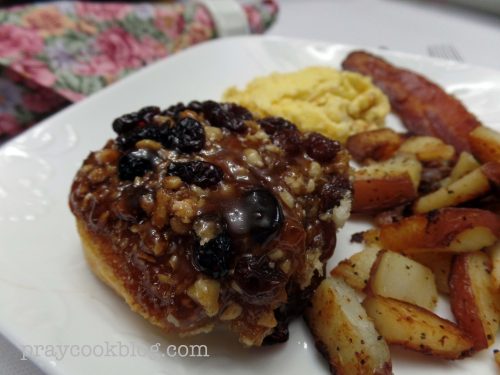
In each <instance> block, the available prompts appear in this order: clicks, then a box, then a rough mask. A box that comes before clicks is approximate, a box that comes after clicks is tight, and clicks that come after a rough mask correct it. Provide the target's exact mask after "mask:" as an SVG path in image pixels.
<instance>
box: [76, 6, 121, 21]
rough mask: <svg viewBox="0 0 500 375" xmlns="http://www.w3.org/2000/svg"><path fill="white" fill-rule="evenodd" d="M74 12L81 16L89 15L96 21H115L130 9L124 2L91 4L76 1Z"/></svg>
mask: <svg viewBox="0 0 500 375" xmlns="http://www.w3.org/2000/svg"><path fill="white" fill-rule="evenodd" d="M75 7H76V13H77V15H78V16H80V17H82V18H86V17H90V18H93V19H95V20H97V21H116V20H119V19H123V18H124V17H125V16H126V15H127V14H128V13H129V12H130V10H131V7H130V5H126V4H93V3H87V2H78V3H76V4H75Z"/></svg>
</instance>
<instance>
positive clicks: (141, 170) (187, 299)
mask: <svg viewBox="0 0 500 375" xmlns="http://www.w3.org/2000/svg"><path fill="white" fill-rule="evenodd" d="M127 116H128V117H127ZM199 125H201V126H199ZM113 127H114V128H115V130H116V131H117V132H118V133H119V135H118V137H117V139H115V140H110V141H108V142H107V143H106V145H105V146H104V148H103V149H102V150H100V151H96V152H92V153H91V154H90V155H89V156H88V157H87V159H86V160H85V161H84V163H83V166H82V167H81V168H80V170H79V171H78V173H77V175H76V177H75V180H74V182H73V185H72V188H71V194H70V207H71V210H72V212H73V213H74V215H75V216H76V217H77V218H79V219H81V220H82V221H83V222H84V223H85V224H86V226H87V229H88V230H89V231H90V232H91V233H92V234H93V235H94V236H96V238H98V239H99V240H100V241H102V243H104V244H106V246H105V253H104V254H103V256H104V257H105V259H106V262H107V263H108V264H110V265H112V267H113V270H114V272H115V273H116V274H117V276H118V277H119V278H120V279H121V280H123V281H124V283H125V287H126V289H127V291H128V292H129V293H130V294H131V295H132V296H133V297H134V298H135V301H136V302H137V303H139V304H140V305H141V306H143V307H144V308H145V309H146V310H147V311H148V313H149V314H150V315H151V316H153V317H154V318H155V319H156V320H158V321H161V322H164V323H165V324H166V325H167V326H168V327H170V330H171V331H174V332H178V333H180V334H193V333H196V332H198V331H200V330H208V329H209V328H210V325H211V323H213V322H215V321H217V320H223V321H228V322H230V324H231V328H232V329H233V330H234V331H236V332H237V333H239V335H240V340H241V341H242V342H244V343H245V344H248V345H260V344H261V343H262V341H263V339H264V338H265V337H266V336H270V337H272V336H273V334H274V335H275V336H276V335H277V336H280V335H281V336H282V335H283V330H286V322H287V321H288V319H289V317H290V315H291V314H296V313H300V312H301V310H302V308H303V307H304V303H305V301H306V300H307V298H308V297H309V295H310V294H311V292H312V290H313V289H314V288H315V286H316V284H317V283H318V282H319V280H320V279H321V277H322V276H323V274H324V266H325V263H326V260H327V259H328V258H329V257H330V256H331V255H332V253H333V250H334V247H335V241H336V237H335V232H336V227H335V223H334V218H333V214H332V211H333V209H334V208H335V207H336V206H338V205H339V204H340V203H341V201H342V199H343V198H345V197H348V196H349V194H350V193H349V192H350V183H349V176H348V174H349V167H348V154H347V153H346V151H345V150H343V149H342V148H341V147H340V145H339V144H338V143H336V142H334V141H331V140H327V139H326V138H323V137H322V136H320V135H318V134H315V133H312V134H302V133H300V132H299V131H298V130H297V129H296V128H295V126H294V125H293V124H291V123H289V122H287V121H285V120H283V119H279V118H268V119H262V120H256V119H254V118H253V117H252V116H251V115H250V114H249V112H248V111H246V110H245V109H244V108H242V107H238V106H236V105H233V104H227V103H225V104H219V103H215V102H203V103H199V102H193V103H191V104H189V105H188V106H184V105H180V104H179V105H177V106H173V107H170V108H168V109H167V110H165V111H163V112H159V109H157V108H156V107H147V108H145V109H142V110H141V111H138V112H134V113H132V114H128V115H125V116H122V117H121V118H119V119H117V120H115V123H114V124H113ZM193 162H194V163H193ZM197 288H198V289H197ZM268 341H269V340H268ZM271 341H272V339H271ZM276 341H283V340H281V339H280V338H279V337H277V338H276Z"/></svg>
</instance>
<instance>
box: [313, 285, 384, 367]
mask: <svg viewBox="0 0 500 375" xmlns="http://www.w3.org/2000/svg"><path fill="white" fill-rule="evenodd" d="M305 320H306V322H307V325H308V326H309V329H310V330H311V332H312V335H313V337H314V339H315V341H316V346H317V348H318V350H319V351H320V352H321V353H322V354H323V355H324V356H325V357H326V359H327V360H328V362H329V363H330V368H331V370H332V374H337V375H357V374H359V375H365V374H380V375H382V374H392V363H391V357H390V353H389V347H388V346H387V343H386V342H385V341H384V340H383V339H382V337H381V336H380V335H379V333H378V332H377V330H376V329H375V327H374V325H373V322H372V320H371V319H370V318H368V316H367V315H366V311H365V310H364V309H363V306H361V304H360V303H359V301H358V296H357V294H356V291H355V290H354V289H352V288H351V287H350V286H349V285H347V284H346V283H345V282H344V281H343V280H342V279H340V278H337V277H334V278H327V279H325V280H323V281H322V282H321V284H320V285H319V286H318V288H317V289H316V291H315V293H314V295H313V297H312V299H311V307H309V308H308V309H307V310H306V313H305Z"/></svg>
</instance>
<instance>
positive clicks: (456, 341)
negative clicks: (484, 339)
mask: <svg viewBox="0 0 500 375" xmlns="http://www.w3.org/2000/svg"><path fill="white" fill-rule="evenodd" d="M363 306H364V307H365V309H366V312H367V313H368V316H370V317H371V318H372V319H373V321H374V323H375V327H376V328H377V330H378V331H379V332H380V334H381V335H382V336H383V337H384V338H385V339H386V340H387V342H388V343H389V344H394V345H401V346H402V347H404V348H406V349H410V350H414V351H417V352H421V353H425V354H430V355H432V356H434V357H440V358H444V359H461V358H464V357H467V356H468V355H470V353H471V349H472V345H473V343H472V340H471V339H470V338H469V337H468V336H467V334H466V333H464V332H463V331H461V330H460V329H459V328H458V327H457V326H456V325H455V324H454V323H452V322H450V321H448V320H446V319H443V318H440V317H439V316H437V315H436V314H434V313H433V312H432V311H428V310H425V309H423V308H421V307H418V306H415V305H412V304H409V303H407V302H403V301H398V300H395V299H392V298H385V297H381V296H370V297H367V298H366V299H365V301H364V302H363Z"/></svg>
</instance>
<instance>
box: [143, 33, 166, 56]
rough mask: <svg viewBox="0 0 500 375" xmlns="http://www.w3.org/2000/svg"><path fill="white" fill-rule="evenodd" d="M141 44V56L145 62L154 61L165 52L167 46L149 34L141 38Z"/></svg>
mask: <svg viewBox="0 0 500 375" xmlns="http://www.w3.org/2000/svg"><path fill="white" fill-rule="evenodd" d="M141 46H142V48H141V58H142V59H143V60H144V61H145V62H152V61H155V60H157V59H158V58H161V57H164V56H165V55H166V54H167V48H166V47H165V46H164V45H163V44H162V43H160V42H159V41H157V40H156V39H153V38H152V37H150V36H146V37H144V38H143V39H142V40H141Z"/></svg>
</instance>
